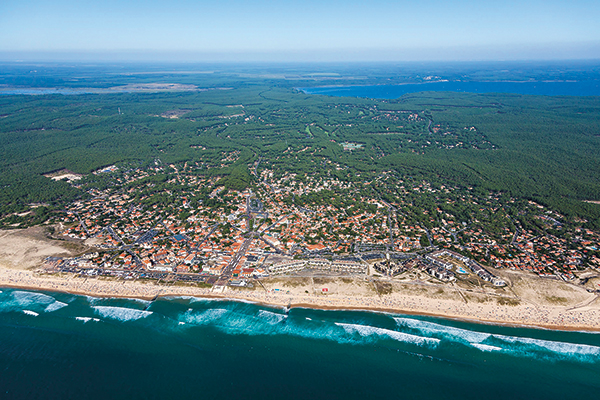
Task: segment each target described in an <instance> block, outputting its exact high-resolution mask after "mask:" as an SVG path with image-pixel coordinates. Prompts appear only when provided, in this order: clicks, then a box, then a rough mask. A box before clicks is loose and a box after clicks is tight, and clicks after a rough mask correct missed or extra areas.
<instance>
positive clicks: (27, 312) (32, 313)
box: [23, 310, 40, 317]
mask: <svg viewBox="0 0 600 400" xmlns="http://www.w3.org/2000/svg"><path fill="white" fill-rule="evenodd" d="M23 314H27V315H31V316H32V317H37V316H38V315H40V314H38V313H36V312H35V311H31V310H23Z"/></svg>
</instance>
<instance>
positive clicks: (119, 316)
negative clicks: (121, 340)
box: [94, 306, 152, 321]
mask: <svg viewBox="0 0 600 400" xmlns="http://www.w3.org/2000/svg"><path fill="white" fill-rule="evenodd" d="M94 310H96V312H97V313H98V314H100V315H101V316H102V317H105V318H112V319H116V320H119V321H133V320H136V319H140V318H146V317H148V316H149V315H151V314H152V311H143V310H136V309H134V308H126V307H110V306H95V307H94Z"/></svg>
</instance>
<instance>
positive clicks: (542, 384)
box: [0, 289, 600, 400]
mask: <svg viewBox="0 0 600 400" xmlns="http://www.w3.org/2000/svg"><path fill="white" fill-rule="evenodd" d="M287 311H288V310H287V309H285V308H276V307H267V306H262V305H257V304H251V303H241V302H234V301H228V300H206V299H198V298H190V297H172V298H159V299H157V300H156V301H154V302H146V301H139V300H135V299H112V298H94V297H86V296H75V295H70V294H64V293H39V292H34V291H28V290H13V289H3V290H2V292H0V368H1V369H2V374H0V387H1V388H2V391H1V393H2V394H5V393H8V394H9V395H10V396H7V398H15V399H29V398H78V397H86V398H91V399H104V398H111V399H113V398H114V399H119V398H123V399H126V398H177V399H185V398H190V399H192V398H198V397H199V396H200V397H202V398H214V399H220V398H223V399H225V398H231V397H234V396H237V397H242V398H247V399H264V398H279V397H280V394H281V393H285V397H286V398H289V399H305V398H344V399H364V398H365V393H370V395H369V396H367V397H369V398H382V399H384V398H397V397H398V393H403V395H404V396H405V397H406V398H446V399H461V400H462V399H477V398H481V397H480V396H481V393H484V392H485V393H486V395H485V398H486V399H506V398H507V396H511V393H512V394H514V393H520V395H521V396H520V397H519V396H518V397H519V398H544V399H564V398H584V397H583V396H586V398H595V397H597V393H598V391H599V390H600V381H599V380H598V376H599V375H600V335H598V334H592V333H582V332H556V331H545V330H534V329H526V328H511V327H500V326H493V325H479V324H473V323H467V322H458V321H449V320H443V319H435V318H426V317H418V316H406V315H397V314H387V313H371V312H362V311H342V310H340V311H332V310H331V311H324V310H313V309H306V308H292V309H291V310H289V312H287ZM548 377H552V379H548ZM306 382H310V383H311V384H310V385H307V384H306ZM432 382H436V384H432ZM507 382H510V384H507ZM491 387H492V388H494V390H489V388H491ZM200 394H201V395H200ZM0 397H2V396H0ZM513 397H514V396H513ZM511 398H512V397H511Z"/></svg>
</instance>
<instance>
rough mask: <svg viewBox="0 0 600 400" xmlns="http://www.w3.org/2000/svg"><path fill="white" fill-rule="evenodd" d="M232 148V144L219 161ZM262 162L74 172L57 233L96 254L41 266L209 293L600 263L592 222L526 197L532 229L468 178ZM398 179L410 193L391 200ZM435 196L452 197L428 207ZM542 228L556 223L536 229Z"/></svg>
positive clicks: (523, 207) (568, 273)
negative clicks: (224, 174) (428, 178)
mask: <svg viewBox="0 0 600 400" xmlns="http://www.w3.org/2000/svg"><path fill="white" fill-rule="evenodd" d="M235 159H236V154H228V155H225V156H224V158H223V160H221V161H222V162H223V163H227V162H233V161H235ZM259 163H260V161H259V162H256V163H255V164H254V165H248V168H249V170H250V171H251V172H252V174H253V178H254V179H255V181H256V182H258V184H256V185H253V187H248V188H246V189H244V190H232V189H228V188H227V187H226V186H224V185H223V182H222V181H221V180H220V179H221V178H219V177H210V176H205V175H204V174H201V173H198V171H202V167H203V166H202V165H200V164H197V165H193V166H191V165H188V163H185V164H183V165H175V164H169V165H164V164H162V162H160V160H156V161H155V162H154V163H153V165H150V166H147V167H134V166H131V165H120V166H116V165H111V166H109V167H105V168H102V169H101V170H98V171H96V172H94V173H93V174H90V176H89V177H86V179H82V177H81V176H76V175H72V174H69V176H68V177H67V178H66V179H68V180H69V182H70V183H71V184H72V185H74V186H76V187H79V188H81V189H83V190H86V192H87V193H88V196H87V198H86V199H85V200H80V201H76V202H74V203H73V204H70V205H69V207H67V208H66V209H64V210H61V211H60V212H57V213H56V217H55V219H54V220H53V221H52V222H53V223H54V225H53V226H54V228H53V229H54V232H53V237H54V238H56V239H61V240H65V241H71V242H77V243H81V244H84V245H85V246H86V248H87V249H88V251H85V252H84V253H83V254H81V255H80V256H77V257H69V258H65V257H49V258H47V259H46V260H45V262H44V265H43V268H44V270H46V271H47V272H49V273H53V272H67V273H74V274H78V275H82V276H87V277H93V276H111V277H115V278H119V279H125V280H157V281H159V282H180V283H188V284H193V285H200V286H202V287H206V288H210V289H211V290H213V291H223V290H225V289H226V288H227V287H236V286H237V287H252V286H254V285H260V279H261V278H266V277H275V276H288V277H289V276H333V277H335V276H338V277H339V276H352V277H381V278H387V279H401V280H402V279H403V280H406V279H413V280H415V279H416V280H420V281H423V280H424V281H430V282H433V283H436V284H450V285H454V284H458V285H463V286H465V287H478V286H480V287H481V286H483V285H486V286H489V287H491V288H494V287H495V288H502V287H504V286H506V285H507V282H506V281H505V280H503V279H502V278H500V277H498V276H497V274H496V273H495V271H496V270H499V269H510V270H522V271H529V272H532V273H535V274H537V275H539V276H540V277H546V278H549V279H558V280H562V281H566V282H572V283H577V282H580V281H584V280H585V276H586V273H589V271H598V269H599V268H600V258H598V256H597V254H598V253H597V250H598V246H599V239H600V238H599V236H598V235H597V234H596V233H594V232H592V231H589V230H585V229H582V228H579V227H575V228H571V229H572V235H569V238H570V241H569V242H568V241H567V238H566V237H565V235H561V232H560V231H561V229H562V230H565V228H564V226H563V223H562V222H560V221H561V216H560V215H557V214H556V213H554V212H551V211H549V210H546V209H545V208H544V207H543V206H541V205H539V204H537V203H534V202H531V201H529V202H527V203H525V204H519V212H518V214H517V215H525V214H527V215H528V218H529V220H534V221H538V222H539V223H538V225H536V226H537V227H538V230H534V229H536V228H535V227H532V226H526V227H523V224H522V223H521V222H519V221H518V220H517V219H516V218H514V217H513V216H511V214H510V213H509V212H506V211H505V210H506V209H507V205H515V207H516V204H515V200H514V199H501V197H502V195H501V194H497V195H494V194H491V195H489V196H486V197H485V198H481V197H480V198H475V197H473V195H472V194H471V193H470V192H469V190H468V188H467V190H461V189H459V188H452V187H447V186H444V185H438V186H436V185H432V184H431V183H429V182H425V181H410V180H407V179H404V180H402V179H398V178H397V177H396V176H394V174H393V173H388V174H383V175H382V176H380V177H378V178H377V180H376V181H375V182H372V181H371V182H370V181H343V180H340V179H337V178H333V177H325V178H324V177H318V178H310V177H299V176H297V175H296V174H292V173H289V172H285V171H284V172H277V171H276V170H275V169H272V168H269V165H268V164H266V163H263V164H262V165H261V166H260V167H261V168H260V170H259ZM330 167H332V168H336V169H343V166H336V165H333V166H330ZM58 176H61V175H58ZM98 182H104V183H106V182H109V183H110V184H108V185H107V184H104V185H99V184H98ZM390 188H393V189H394V190H395V191H396V193H400V194H405V196H398V197H399V198H398V200H397V201H389V200H388V201H386V200H384V198H385V199H387V197H389V196H385V195H386V192H387V191H389V190H390ZM432 196H434V198H435V199H436V200H439V199H440V198H438V197H435V196H441V199H443V200H444V202H443V203H440V202H439V201H437V202H436V203H437V204H441V205H439V206H438V205H435V204H434V205H433V206H430V205H429V204H428V202H427V199H428V198H431V197H432ZM423 198H424V199H425V200H422V199H423ZM420 199H421V200H420ZM403 200H404V201H403ZM418 201H423V204H422V205H421V206H420V207H421V208H420V212H419V206H418ZM484 202H487V203H488V204H485V203H484ZM502 202H505V204H504V205H502V204H501V203H502ZM459 203H460V204H463V205H464V204H468V203H470V204H469V206H470V207H471V208H475V209H476V210H477V211H478V212H475V213H473V215H475V218H473V219H470V220H462V221H461V220H459V218H457V214H458V213H457V212H456V211H455V209H452V207H451V205H452V204H459ZM446 206H448V207H446ZM513 214H514V213H513ZM479 218H480V219H481V220H479ZM484 218H490V220H488V221H483V219H484ZM498 219H501V221H500V222H499V221H498ZM490 226H492V227H493V229H490ZM544 226H546V227H548V230H546V231H545V232H542V231H541V230H540V229H539V227H544Z"/></svg>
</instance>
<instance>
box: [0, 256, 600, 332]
mask: <svg viewBox="0 0 600 400" xmlns="http://www.w3.org/2000/svg"><path fill="white" fill-rule="evenodd" d="M0 288H6V289H22V290H33V291H45V292H58V293H69V294H73V295H80V296H91V297H100V298H120V299H140V300H146V301H152V300H153V299H158V298H163V299H164V298H168V297H187V296H189V297H195V298H203V299H210V300H223V301H227V300H229V301H240V302H250V303H253V304H258V305H263V306H267V307H287V306H288V305H290V308H307V309H314V310H332V311H333V310H339V311H364V312H379V313H388V314H402V315H417V316H425V317H434V318H440V319H446V320H454V321H461V322H468V323H475V324H483V325H496V326H507V327H518V328H528V329H543V330H553V331H565V332H582V333H600V318H597V317H596V318H594V316H591V318H590V320H591V321H590V322H595V324H594V323H573V322H568V323H563V324H559V323H555V322H554V323H553V322H552V320H549V321H542V320H537V321H536V320H534V319H533V318H529V317H527V318H526V319H519V318H516V317H515V315H519V314H518V311H521V312H522V311H523V309H522V308H523V307H524V306H518V307H521V309H517V308H514V307H513V306H496V308H495V309H493V310H492V311H493V313H494V314H496V313H497V312H498V313H499V312H501V311H504V312H506V311H508V310H511V308H512V311H514V312H517V313H516V314H514V315H511V314H510V313H509V314H508V315H506V314H504V313H503V314H502V315H503V317H501V318H486V317H482V316H477V315H475V314H474V313H473V312H470V313H466V312H463V313H459V312H456V311H457V310H453V311H449V312H446V313H443V312H436V307H437V308H438V309H439V308H440V305H444V306H447V305H448V304H446V303H444V301H445V300H437V299H430V298H427V297H423V296H421V298H420V299H419V300H421V302H420V303H421V306H418V307H401V306H394V304H393V303H394V302H393V299H392V298H391V297H390V298H386V296H382V297H370V298H360V297H359V298H352V301H349V300H348V299H350V297H348V296H343V297H340V296H337V297H336V296H325V297H318V296H317V297H314V296H313V297H311V296H310V295H309V296H306V295H304V296H301V295H297V294H287V293H286V294H275V293H268V292H258V293H256V292H255V291H248V292H243V291H237V290H227V291H226V292H225V293H222V294H221V293H214V292H212V291H211V290H210V289H206V288H198V287H193V286H167V287H165V286H159V285H157V284H155V283H153V282H151V283H141V282H132V281H110V280H107V281H103V280H99V279H96V278H80V277H75V276H69V277H56V276H52V275H48V276H44V275H39V274H36V273H34V272H33V271H31V270H12V269H7V268H2V267H0ZM404 297H406V299H405V300H413V301H414V300H416V299H417V298H418V297H419V296H404ZM594 301H595V300H594ZM594 301H592V302H591V303H593V302H594ZM446 302H447V301H446ZM450 305H452V304H450ZM454 306H456V304H454ZM525 307H526V308H527V309H529V307H528V306H525ZM448 308H450V307H448ZM540 311H542V314H544V315H546V314H552V313H556V312H558V316H557V317H556V318H560V315H561V313H560V311H561V310H555V309H554V310H553V309H551V307H542V309H541V310H540ZM562 311H564V312H565V313H569V312H570V311H568V310H562ZM589 311H590V312H592V313H593V314H596V315H597V316H600V310H596V309H592V310H589ZM577 312H578V313H581V312H580V311H577Z"/></svg>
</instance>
